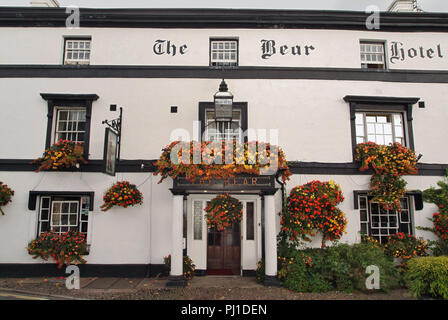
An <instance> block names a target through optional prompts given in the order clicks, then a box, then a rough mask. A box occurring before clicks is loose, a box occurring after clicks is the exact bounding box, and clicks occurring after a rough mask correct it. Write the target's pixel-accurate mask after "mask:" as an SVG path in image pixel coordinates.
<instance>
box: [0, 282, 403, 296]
mask: <svg viewBox="0 0 448 320" xmlns="http://www.w3.org/2000/svg"><path fill="white" fill-rule="evenodd" d="M165 283H166V278H158V279H154V278H138V279H137V278H81V285H80V286H81V289H80V290H68V289H66V287H65V279H64V278H21V279H13V278H8V279H0V290H1V288H6V289H9V290H18V291H19V292H27V293H39V294H43V295H56V296H59V297H64V296H65V297H73V298H78V299H96V300H104V299H123V300H179V299H180V300H201V299H205V300H228V299H230V300H409V299H412V297H411V296H410V294H409V293H408V291H407V290H405V289H400V290H393V291H391V292H389V293H380V292H374V293H342V292H328V293H297V292H292V291H289V290H287V289H285V288H275V287H264V286H262V285H260V284H258V283H256V282H255V279H254V278H241V277H219V276H207V277H195V278H194V279H193V280H192V281H191V283H190V284H189V286H187V287H185V288H166V287H165Z"/></svg>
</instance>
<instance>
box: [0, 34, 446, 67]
mask: <svg viewBox="0 0 448 320" xmlns="http://www.w3.org/2000/svg"><path fill="white" fill-rule="evenodd" d="M81 27H82V26H81ZM73 35H75V36H91V38H92V54H91V64H92V65H189V66H208V64H209V38H211V37H218V38H219V37H227V38H228V37H230V38H238V39H239V45H240V54H239V65H240V66H283V67H335V68H336V67H339V68H360V65H361V60H360V54H359V51H360V48H359V41H360V40H380V41H385V42H386V48H387V50H386V51H387V52H388V55H389V54H390V50H391V47H390V46H391V44H392V42H394V41H395V42H400V43H402V45H403V48H404V49H405V50H406V52H407V51H408V50H409V49H410V48H415V49H417V51H418V56H417V57H415V58H406V59H405V60H404V61H396V62H395V63H390V64H389V67H390V68H391V69H427V70H447V69H448V62H447V61H448V60H447V59H448V35H447V34H446V33H430V32H418V33H414V32H410V33H403V32H401V33H400V32H381V31H374V32H373V31H367V30H366V31H349V30H300V29H296V30H292V29H224V30H223V29H157V28H154V29H140V28H131V29H127V28H81V29H66V28H0V42H1V43H2V44H3V45H2V48H1V50H0V64H61V63H62V60H63V59H62V56H63V38H64V36H73ZM156 40H170V42H171V44H174V45H176V46H177V48H178V49H177V51H178V52H177V53H176V55H174V56H172V55H166V54H163V55H157V54H155V53H154V52H153V46H154V42H155V41H156ZM261 40H274V41H275V42H276V49H277V53H276V54H275V55H273V56H272V57H270V58H269V59H262V58H261ZM184 44H185V45H187V51H186V53H185V54H180V53H179V47H180V46H182V45H184ZM438 44H440V45H441V49H442V56H443V58H439V57H438V54H437V45H438ZM282 45H286V46H288V48H291V47H292V46H295V45H300V46H305V45H312V46H313V47H314V48H315V49H314V50H313V51H312V53H311V54H310V55H309V56H306V55H304V54H303V53H302V55H300V56H297V55H296V56H293V55H291V54H289V53H287V54H285V55H281V54H280V46H282ZM420 47H423V49H424V52H425V54H424V56H425V57H424V58H422V57H420V51H419V50H420ZM428 49H432V50H434V52H435V53H434V57H433V58H432V59H430V58H428V57H426V52H427V50H428ZM302 50H304V48H302ZM289 52H290V50H289Z"/></svg>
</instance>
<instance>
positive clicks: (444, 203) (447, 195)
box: [423, 169, 448, 211]
mask: <svg viewBox="0 0 448 320" xmlns="http://www.w3.org/2000/svg"><path fill="white" fill-rule="evenodd" d="M437 185H438V186H439V187H440V188H439V189H436V188H434V187H431V188H429V189H427V190H425V191H423V200H424V201H425V202H429V203H434V204H435V205H437V206H438V207H439V208H440V207H441V211H448V169H447V171H446V175H445V181H439V182H437Z"/></svg>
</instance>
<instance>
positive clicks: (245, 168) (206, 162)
mask: <svg viewBox="0 0 448 320" xmlns="http://www.w3.org/2000/svg"><path fill="white" fill-rule="evenodd" d="M173 150H174V152H177V154H172V152H173ZM184 150H186V151H187V152H183V151H184ZM172 159H176V161H172ZM198 159H200V161H198ZM215 159H219V160H218V161H217V162H218V163H215V161H214V160H215ZM219 162H221V163H222V164H220V163H219ZM154 165H155V166H156V171H155V172H154V175H159V174H160V175H161V179H160V181H159V183H161V182H162V181H163V180H165V179H166V178H167V177H171V178H172V179H175V178H176V177H178V176H185V177H186V179H187V180H188V181H190V182H194V181H195V180H196V179H199V180H200V181H201V182H204V181H209V180H212V179H218V180H219V179H229V178H233V177H235V176H236V175H239V174H248V175H273V174H277V173H278V174H279V175H280V177H281V178H282V180H283V182H286V181H287V180H289V177H290V176H291V175H292V173H291V171H290V170H289V167H288V164H287V161H286V157H285V155H284V153H283V151H282V149H281V148H279V147H277V146H273V145H270V144H269V143H261V142H258V141H251V142H246V143H244V144H240V143H238V142H236V141H233V142H232V141H222V142H211V141H204V142H202V143H201V142H197V141H190V142H182V141H174V142H172V143H171V144H170V145H168V146H167V147H165V148H164V149H163V152H162V154H161V156H160V158H159V160H158V161H157V162H156V163H155V164H154ZM271 165H272V167H273V168H274V170H272V167H271ZM272 171H275V172H272Z"/></svg>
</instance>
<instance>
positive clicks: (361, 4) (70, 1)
mask: <svg viewBox="0 0 448 320" xmlns="http://www.w3.org/2000/svg"><path fill="white" fill-rule="evenodd" d="M58 1H59V3H60V5H61V6H62V7H67V6H71V5H73V6H77V7H81V8H83V7H84V8H256V9H305V10H307V9H326V10H355V11H365V9H366V8H367V7H368V6H369V5H376V6H377V7H379V8H380V10H382V11H385V10H387V8H388V6H389V5H390V4H391V3H392V1H393V0H311V1H310V0H58ZM29 3H30V0H0V6H28V5H29ZM418 4H419V6H420V8H421V9H423V10H424V11H428V12H448V0H418Z"/></svg>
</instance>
